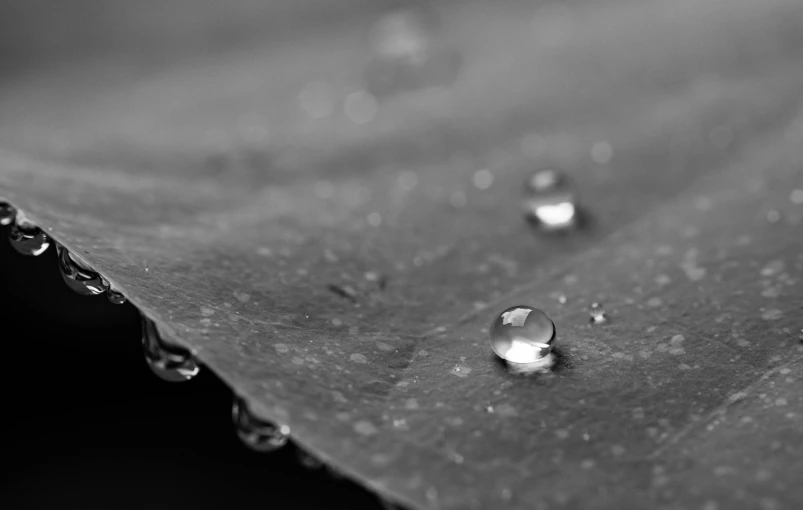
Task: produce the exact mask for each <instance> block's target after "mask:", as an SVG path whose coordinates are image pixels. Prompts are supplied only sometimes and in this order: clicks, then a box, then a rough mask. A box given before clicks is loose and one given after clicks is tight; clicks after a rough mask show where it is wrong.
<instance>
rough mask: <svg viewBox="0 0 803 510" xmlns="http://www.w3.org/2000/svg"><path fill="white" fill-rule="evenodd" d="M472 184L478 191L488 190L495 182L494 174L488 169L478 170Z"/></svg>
mask: <svg viewBox="0 0 803 510" xmlns="http://www.w3.org/2000/svg"><path fill="white" fill-rule="evenodd" d="M472 182H473V183H474V187H475V188H477V189H488V188H490V187H491V184H493V182H494V174H493V173H492V172H491V171H490V170H488V169H483V170H478V171H476V172H474V177H473V178H472Z"/></svg>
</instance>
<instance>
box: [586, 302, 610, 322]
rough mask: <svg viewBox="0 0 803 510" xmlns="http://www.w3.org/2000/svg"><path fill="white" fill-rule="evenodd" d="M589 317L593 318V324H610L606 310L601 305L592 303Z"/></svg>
mask: <svg viewBox="0 0 803 510" xmlns="http://www.w3.org/2000/svg"><path fill="white" fill-rule="evenodd" d="M589 315H590V316H591V324H604V323H606V322H608V316H607V315H605V308H603V307H602V305H601V304H599V303H591V308H590V309H589Z"/></svg>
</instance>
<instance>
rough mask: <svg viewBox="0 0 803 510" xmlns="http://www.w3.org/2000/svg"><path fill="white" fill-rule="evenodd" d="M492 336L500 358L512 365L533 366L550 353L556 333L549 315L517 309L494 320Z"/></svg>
mask: <svg viewBox="0 0 803 510" xmlns="http://www.w3.org/2000/svg"><path fill="white" fill-rule="evenodd" d="M489 333H490V338H491V348H492V349H493V351H494V352H495V353H496V355H497V356H499V357H500V358H502V359H504V360H505V361H508V362H510V363H534V362H536V361H538V360H540V359H542V358H544V357H545V356H547V355H548V354H549V353H550V351H551V350H552V344H553V342H554V341H555V333H556V332H555V324H554V323H553V322H552V319H550V318H549V316H548V315H547V314H546V313H544V312H542V311H541V310H538V309H537V308H533V307H531V306H514V307H511V308H508V309H507V310H505V311H504V312H502V313H501V314H499V316H498V317H497V318H496V319H494V321H493V323H491V327H490V329H489Z"/></svg>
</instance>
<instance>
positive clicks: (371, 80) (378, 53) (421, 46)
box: [363, 8, 460, 97]
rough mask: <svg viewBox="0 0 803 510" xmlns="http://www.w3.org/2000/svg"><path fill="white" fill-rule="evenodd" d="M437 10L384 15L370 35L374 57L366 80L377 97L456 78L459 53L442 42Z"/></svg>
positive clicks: (439, 85) (449, 81) (411, 10)
mask: <svg viewBox="0 0 803 510" xmlns="http://www.w3.org/2000/svg"><path fill="white" fill-rule="evenodd" d="M438 25H439V23H438V20H437V16H436V15H435V12H434V10H430V9H426V8H411V9H402V10H398V11H393V12H390V13H388V14H385V15H384V16H383V17H382V18H381V19H379V21H377V23H376V24H375V25H374V27H373V30H372V31H371V34H370V37H369V41H368V44H369V47H370V52H371V60H370V61H369V63H368V65H367V67H366V69H365V72H364V75H363V81H364V83H365V88H366V90H368V91H369V92H371V93H372V94H373V95H374V96H376V97H384V96H388V95H392V94H396V93H400V92H406V91H412V90H416V89H421V88H426V87H444V86H448V85H449V84H451V83H452V82H453V81H454V80H455V79H456V77H457V73H458V71H459V68H460V58H459V54H458V53H457V52H455V51H451V50H449V49H448V48H445V47H444V46H443V45H442V44H440V43H439V41H438V38H437V34H438Z"/></svg>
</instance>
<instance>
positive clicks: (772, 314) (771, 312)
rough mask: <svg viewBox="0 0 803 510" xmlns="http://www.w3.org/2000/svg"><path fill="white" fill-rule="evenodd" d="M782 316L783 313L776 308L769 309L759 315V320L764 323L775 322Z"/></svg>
mask: <svg viewBox="0 0 803 510" xmlns="http://www.w3.org/2000/svg"><path fill="white" fill-rule="evenodd" d="M782 316H783V312H781V311H780V310H778V309H777V308H770V309H768V310H765V311H764V312H762V313H761V318H762V319H764V320H765V321H775V320H778V319H780V318H781V317H782Z"/></svg>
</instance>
